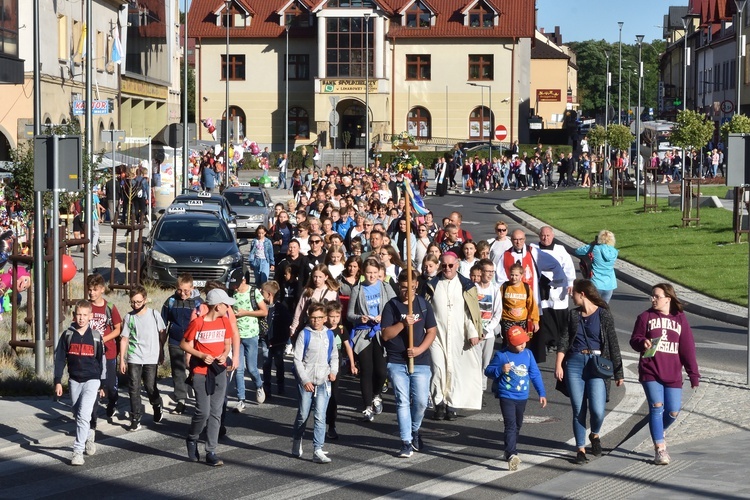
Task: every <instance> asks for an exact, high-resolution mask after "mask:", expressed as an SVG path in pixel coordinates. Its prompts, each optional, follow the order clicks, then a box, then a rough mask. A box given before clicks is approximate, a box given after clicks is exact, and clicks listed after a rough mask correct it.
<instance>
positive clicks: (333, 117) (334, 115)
mask: <svg viewBox="0 0 750 500" xmlns="http://www.w3.org/2000/svg"><path fill="white" fill-rule="evenodd" d="M340 118H341V117H340V116H339V112H338V111H336V110H335V109H332V110H331V114H329V115H328V123H330V124H331V125H332V126H334V127H335V126H336V125H338V124H339V119H340Z"/></svg>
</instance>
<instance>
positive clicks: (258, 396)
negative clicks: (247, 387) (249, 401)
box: [255, 387, 266, 405]
mask: <svg viewBox="0 0 750 500" xmlns="http://www.w3.org/2000/svg"><path fill="white" fill-rule="evenodd" d="M255 401H256V402H257V403H258V404H259V405H262V404H263V403H264V402H265V401H266V391H264V390H263V388H262V387H258V390H257V391H255Z"/></svg>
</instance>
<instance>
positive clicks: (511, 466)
mask: <svg viewBox="0 0 750 500" xmlns="http://www.w3.org/2000/svg"><path fill="white" fill-rule="evenodd" d="M520 463H521V459H520V458H518V455H511V456H510V458H509V459H508V470H511V471H515V470H518V464H520Z"/></svg>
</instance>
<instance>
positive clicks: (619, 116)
mask: <svg viewBox="0 0 750 500" xmlns="http://www.w3.org/2000/svg"><path fill="white" fill-rule="evenodd" d="M623 24H625V23H624V22H622V21H620V22H618V23H617V25H618V26H619V27H620V58H619V59H618V61H617V65H618V66H619V68H620V75H619V76H618V77H617V81H618V82H619V83H618V84H617V92H618V93H619V95H618V98H617V124H618V125H622V25H623Z"/></svg>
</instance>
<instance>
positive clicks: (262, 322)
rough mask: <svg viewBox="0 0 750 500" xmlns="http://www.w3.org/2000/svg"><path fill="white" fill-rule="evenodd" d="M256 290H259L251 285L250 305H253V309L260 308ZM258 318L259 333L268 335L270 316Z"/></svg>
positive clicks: (263, 335)
mask: <svg viewBox="0 0 750 500" xmlns="http://www.w3.org/2000/svg"><path fill="white" fill-rule="evenodd" d="M256 290H258V289H257V288H256V287H254V286H252V285H250V290H249V291H250V305H251V306H252V307H253V311H257V310H258V300H257V299H256V298H255V291H256ZM256 319H257V320H258V328H259V335H260V336H262V337H265V336H266V335H268V316H266V317H265V318H256Z"/></svg>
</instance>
